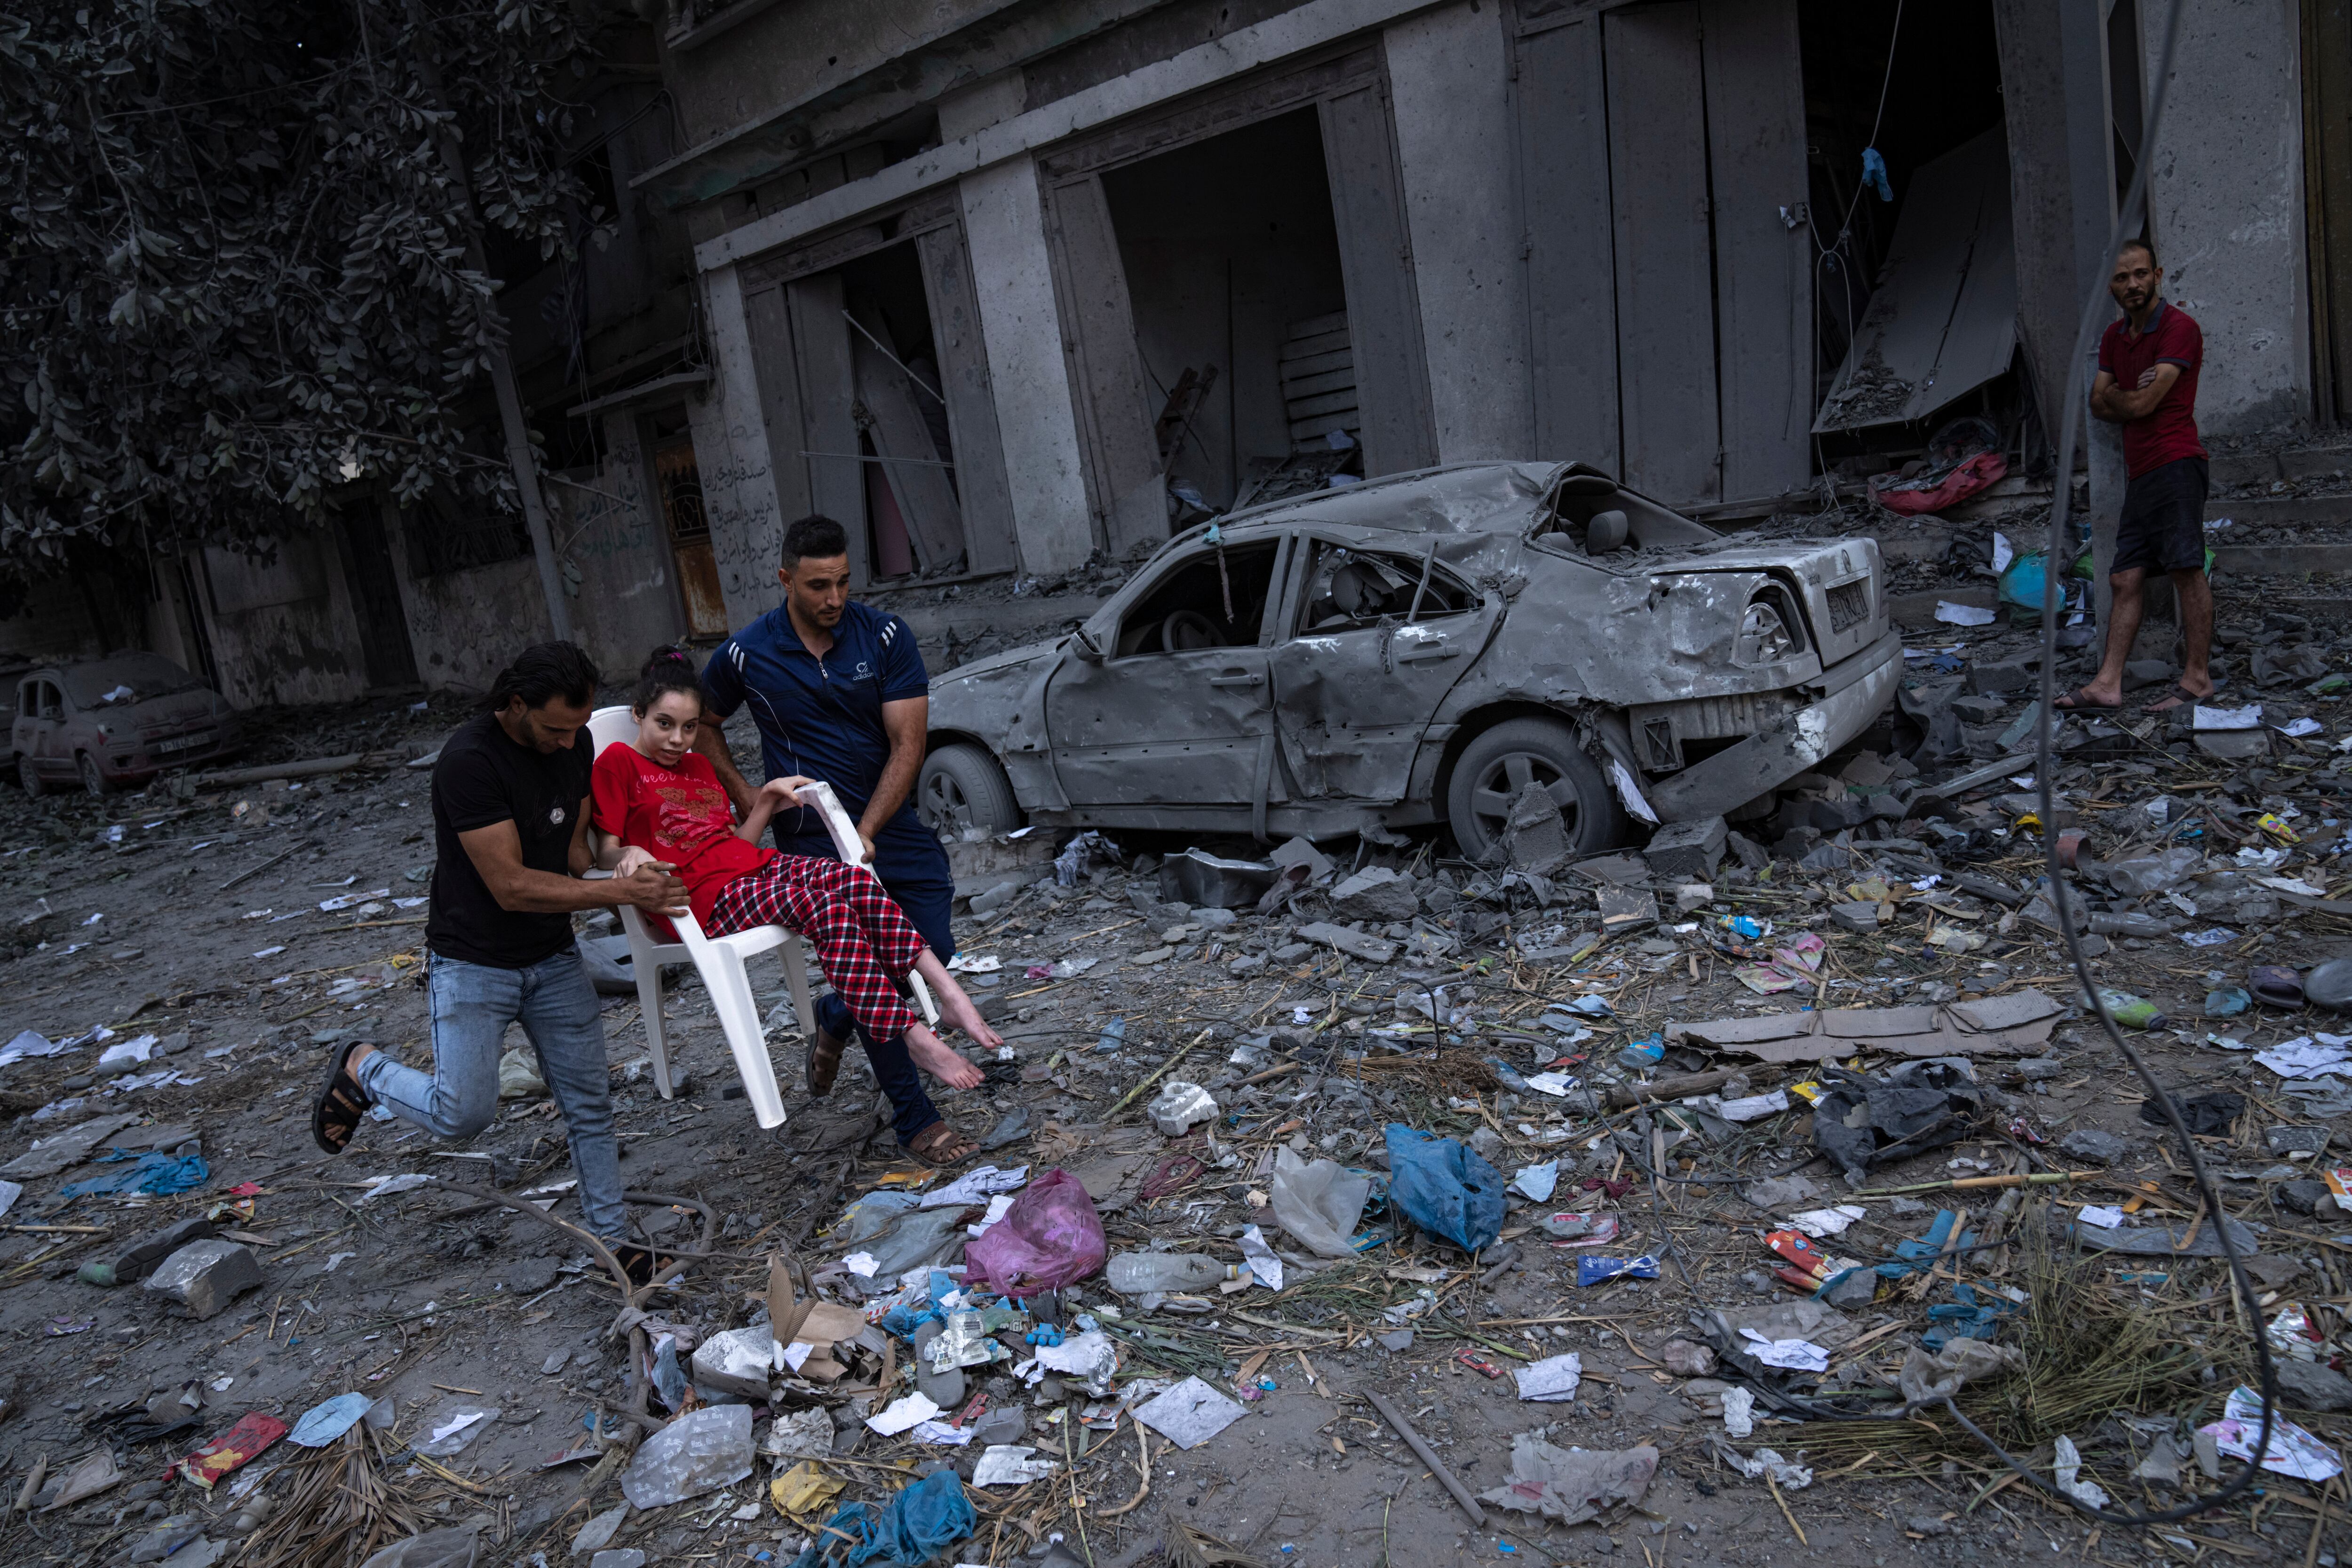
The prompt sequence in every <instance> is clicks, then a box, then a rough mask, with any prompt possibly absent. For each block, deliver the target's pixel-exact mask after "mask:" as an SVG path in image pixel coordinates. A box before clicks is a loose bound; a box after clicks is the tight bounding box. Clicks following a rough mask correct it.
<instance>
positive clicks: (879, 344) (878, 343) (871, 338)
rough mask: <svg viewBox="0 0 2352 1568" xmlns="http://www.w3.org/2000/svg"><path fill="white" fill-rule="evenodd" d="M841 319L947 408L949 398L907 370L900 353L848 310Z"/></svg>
mask: <svg viewBox="0 0 2352 1568" xmlns="http://www.w3.org/2000/svg"><path fill="white" fill-rule="evenodd" d="M841 319H843V320H845V321H846V322H848V323H849V324H850V325H851V326H853V327H856V329H857V331H858V335H859V336H861V337H863V338H864V339H865V340H866V341H867V342H869V343H871V344H873V345H874V346H875V347H876V348H877V349H879V350H882V357H883V358H884V359H886V360H887V361H890V362H891V363H892V364H894V365H897V366H898V368H899V370H901V371H906V376H907V379H908V381H910V382H914V383H915V384H916V385H917V386H919V387H920V388H922V389H923V390H924V391H925V392H929V393H930V394H931V401H932V402H935V403H938V404H939V405H940V407H941V408H945V407H946V406H947V402H948V400H947V399H945V398H943V397H941V396H940V394H939V393H938V392H936V391H934V390H933V388H932V386H931V383H930V382H927V381H925V380H924V379H923V378H922V377H920V376H919V375H917V374H916V373H915V372H914V371H909V370H907V367H906V364H905V362H904V361H901V360H900V359H899V358H898V355H896V354H894V353H892V352H891V351H890V350H889V348H888V347H887V345H885V344H884V343H883V341H882V340H881V339H879V338H877V337H876V336H875V335H874V334H873V333H871V332H868V331H866V328H865V326H864V324H863V323H861V322H860V321H859V320H858V319H857V318H856V317H855V316H852V315H851V314H850V313H849V312H848V311H846V310H845V311H843V312H842V313H841Z"/></svg>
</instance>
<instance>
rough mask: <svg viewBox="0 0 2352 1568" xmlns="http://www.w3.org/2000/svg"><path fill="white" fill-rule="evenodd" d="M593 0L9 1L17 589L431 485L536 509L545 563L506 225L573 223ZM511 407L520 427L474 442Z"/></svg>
mask: <svg viewBox="0 0 2352 1568" xmlns="http://www.w3.org/2000/svg"><path fill="white" fill-rule="evenodd" d="M586 10H587V7H585V6H584V5H583V6H579V7H575V6H574V5H570V4H566V3H564V0H293V3H290V4H289V3H286V0H88V3H87V4H85V5H80V6H79V7H77V6H75V5H73V4H72V3H71V0H67V3H66V4H60V5H28V6H21V7H15V8H12V11H13V14H11V15H7V16H0V122H5V133H0V187H4V188H5V210H6V213H7V215H8V219H9V222H8V225H7V231H6V233H5V236H0V310H5V316H0V394H5V395H0V453H5V461H0V609H5V608H10V606H9V605H7V603H6V597H17V598H21V596H22V595H23V594H24V593H26V591H29V590H30V589H31V588H32V587H33V586H35V585H37V584H38V583H39V582H41V581H42V580H45V579H49V578H54V577H56V576H57V575H58V574H60V573H61V572H65V571H69V570H89V569H91V568H93V567H96V566H100V565H103V564H104V563H106V562H109V561H113V562H124V561H130V562H133V563H143V560H144V559H146V558H147V557H148V556H150V555H151V554H152V553H153V552H159V551H165V550H173V549H179V548H183V547H185V546H188V545H193V544H210V545H218V546H222V547H225V548H227V549H241V550H246V551H249V552H257V553H258V552H266V551H267V550H268V548H269V541H270V540H271V539H273V538H282V537H285V536H286V535H287V534H288V533H289V531H290V530H293V529H297V528H305V527H317V526H319V525H320V523H322V522H323V521H324V520H325V519H326V518H327V517H329V515H330V514H331V511H332V509H333V508H335V507H338V506H341V505H345V504H352V503H356V502H359V501H361V500H362V499H364V500H366V501H368V502H370V503H371V504H373V501H374V499H375V498H376V497H379V496H380V495H381V494H382V493H383V491H384V490H386V489H389V490H390V491H391V492H392V493H393V494H394V495H395V496H397V497H399V498H400V499H402V500H403V501H411V500H415V498H417V497H420V496H422V495H423V494H424V493H425V492H426V491H427V490H430V489H432V488H434V487H435V486H447V487H449V488H450V489H451V491H452V492H453V493H455V494H457V495H460V496H464V497H468V501H467V504H469V505H476V506H483V507H496V508H499V509H503V510H507V511H509V512H517V511H520V512H522V513H524V514H525V515H526V517H528V519H529V521H530V523H531V531H532V533H533V535H534V536H535V539H534V542H535V543H536V545H537V547H538V549H539V551H540V554H541V567H542V574H543V575H547V576H549V577H550V579H552V573H553V570H554V567H555V563H554V561H553V559H552V551H551V549H550V547H549V543H548V539H547V534H546V528H545V524H544V518H543V516H542V515H541V514H540V511H539V503H538V496H537V481H536V474H535V465H534V464H533V461H532V458H531V454H530V445H529V440H528V437H527V435H526V434H524V432H523V430H522V426H521V409H520V403H519V402H518V401H516V400H515V398H514V396H513V387H512V376H511V372H510V371H509V370H508V368H507V365H506V354H505V341H506V332H505V326H504V322H503V320H502V319H501V318H500V316H499V309H498V304H497V293H498V280H497V279H495V278H494V277H490V276H489V275H488V270H487V268H486V266H485V263H484V260H483V257H484V254H485V252H484V246H483V239H484V237H485V234H486V233H487V232H489V231H497V232H498V233H499V234H502V235H505V236H508V240H509V243H508V245H507V246H505V247H504V248H507V249H509V250H512V249H513V248H515V244H516V242H520V243H521V244H522V245H528V246H536V247H537V248H538V251H539V253H540V254H541V256H548V255H552V254H555V253H556V252H557V251H558V250H559V249H562V248H563V247H566V246H570V245H571V244H572V235H573V234H574V233H575V225H576V224H577V222H578V219H579V216H580V214H582V213H583V211H584V201H585V196H584V193H583V191H582V190H581V189H580V188H579V185H578V183H577V182H576V181H575V180H574V179H573V178H572V176H571V175H570V174H569V173H568V172H567V171H566V163H565V158H564V152H565V147H566V145H567V143H568V141H569V140H570V137H571V133H572V106H571V105H570V104H569V103H568V102H567V101H566V99H565V98H564V93H565V91H566V90H567V89H570V88H572V87H573V86H574V85H575V84H577V83H578V82H580V81H581V80H583V78H585V77H586V75H587V73H588V69H589V65H590V62H591V60H592V59H593V53H594V41H593V37H591V36H590V34H589V32H588V30H587V29H586V28H584V27H583V21H582V17H583V13H584V12H586ZM501 378H503V380H501ZM488 394H495V395H494V397H493V396H491V395H488ZM493 402H494V403H495V405H496V407H497V412H498V413H499V415H502V416H503V417H502V419H501V422H500V423H501V424H502V426H503V431H504V442H503V445H502V446H501V445H500V444H496V443H484V442H482V441H481V440H479V439H474V440H471V441H469V440H468V433H469V432H470V431H473V430H476V429H478V427H479V426H480V425H481V424H482V423H484V422H485V421H486V419H487V418H488V415H489V413H490V410H491V408H492V406H493ZM486 448H487V449H486ZM141 570H143V565H142V567H141ZM9 590H13V594H12V595H11V594H8V593H7V591H9ZM557 597H558V599H559V600H560V598H561V595H560V594H559V595H557ZM559 608H560V607H559ZM561 623H562V622H559V625H561Z"/></svg>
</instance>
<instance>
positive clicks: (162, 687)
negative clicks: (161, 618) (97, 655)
mask: <svg viewBox="0 0 2352 1568" xmlns="http://www.w3.org/2000/svg"><path fill="white" fill-rule="evenodd" d="M62 674H63V676H64V679H65V686H66V695H68V696H69V697H71V698H73V703H74V706H76V707H82V708H91V707H103V706H107V705H108V704H110V703H136V702H145V701H146V700H147V699H148V698H150V697H160V696H168V695H171V694H172V693H173V692H184V691H192V690H194V689H195V688H197V687H199V686H201V685H204V683H203V682H202V681H199V680H198V679H196V677H195V676H194V675H192V674H188V672H187V671H185V670H184V669H182V668H180V666H179V665H177V664H173V663H172V661H171V660H169V659H166V658H164V657H163V656H162V655H160V654H156V653H126V654H124V655H123V656H122V657H121V658H119V659H100V660H99V661H98V662H97V663H96V664H75V665H72V666H71V667H69V668H68V669H66V670H65V671H63V672H62Z"/></svg>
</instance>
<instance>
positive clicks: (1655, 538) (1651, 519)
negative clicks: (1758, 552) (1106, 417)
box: [1535, 474, 1717, 556]
mask: <svg viewBox="0 0 2352 1568" xmlns="http://www.w3.org/2000/svg"><path fill="white" fill-rule="evenodd" d="M1612 513H1614V514H1615V515H1616V519H1617V520H1616V521H1615V522H1614V523H1612V522H1610V521H1608V520H1607V518H1608V515H1609V514H1612ZM1595 518H1601V519H1603V520H1602V522H1601V527H1600V528H1598V529H1596V528H1595V527H1594V519H1595ZM1596 535H1597V536H1598V537H1596ZM1535 537H1536V538H1539V539H1549V540H1550V541H1551V542H1553V543H1558V544H1566V545H1568V546H1570V547H1572V548H1573V549H1578V550H1581V551H1583V552H1584V553H1585V554H1587V555H1594V556H1601V555H1611V554H1614V553H1615V552H1616V551H1618V550H1620V549H1652V548H1654V547H1658V546H1665V545H1696V544H1705V543H1706V542H1707V541H1709V540H1710V539H1713V538H1716V537H1717V535H1716V532H1715V530H1714V529H1712V528H1708V527H1707V526H1706V524H1704V523H1695V522H1693V521H1691V519H1690V518H1688V517H1682V516H1680V515H1678V514H1676V513H1674V512H1670V511H1668V510H1666V508H1665V507H1661V506H1659V505H1658V504H1657V503H1656V502H1655V501H1653V500H1650V499H1649V498H1648V497H1643V496H1637V495H1635V494H1634V493H1633V492H1632V491H1631V490H1622V489H1620V488H1618V486H1617V485H1616V483H1615V481H1613V480H1612V479H1609V478H1607V477H1605V476H1602V475H1599V474H1570V475H1568V476H1565V477H1563V478H1562V479H1561V480H1560V481H1559V484H1557V485H1555V486H1552V492H1551V498H1550V499H1549V501H1548V502H1547V503H1546V504H1545V506H1544V510H1543V514H1542V520H1541V521H1540V522H1538V524H1537V525H1536V530H1535Z"/></svg>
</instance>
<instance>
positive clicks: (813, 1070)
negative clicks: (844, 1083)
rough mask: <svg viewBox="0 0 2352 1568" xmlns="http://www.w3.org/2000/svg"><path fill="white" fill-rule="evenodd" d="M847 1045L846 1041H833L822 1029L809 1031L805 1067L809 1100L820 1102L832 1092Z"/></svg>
mask: <svg viewBox="0 0 2352 1568" xmlns="http://www.w3.org/2000/svg"><path fill="white" fill-rule="evenodd" d="M847 1044H848V1042H847V1041H846V1040H835V1039H834V1038H833V1036H831V1035H829V1034H827V1033H825V1032H824V1030H822V1029H813V1030H809V1041H808V1056H807V1058H806V1061H805V1066H806V1068H807V1070H808V1092H809V1098H810V1099H812V1100H822V1099H824V1097H825V1096H826V1095H828V1094H830V1093H832V1092H833V1081H834V1079H835V1077H836V1076H838V1075H839V1073H840V1071H841V1053H842V1051H843V1050H844V1049H845V1047H846V1046H847Z"/></svg>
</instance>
